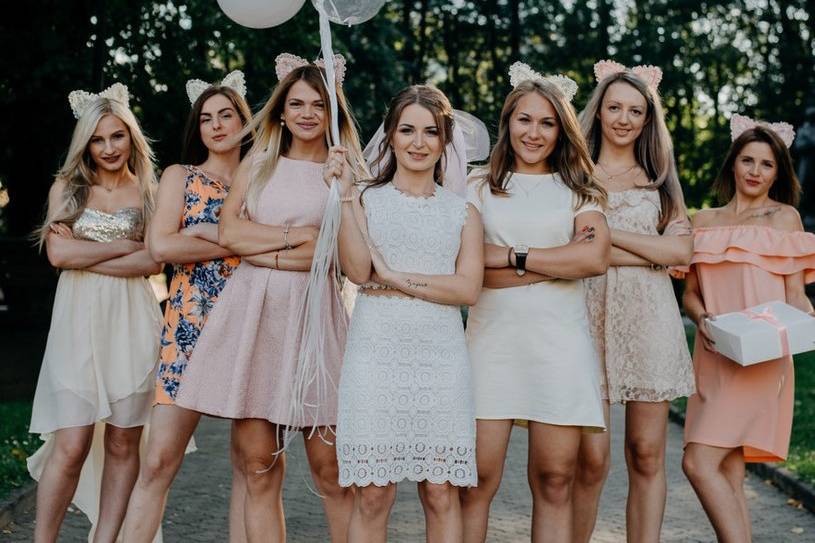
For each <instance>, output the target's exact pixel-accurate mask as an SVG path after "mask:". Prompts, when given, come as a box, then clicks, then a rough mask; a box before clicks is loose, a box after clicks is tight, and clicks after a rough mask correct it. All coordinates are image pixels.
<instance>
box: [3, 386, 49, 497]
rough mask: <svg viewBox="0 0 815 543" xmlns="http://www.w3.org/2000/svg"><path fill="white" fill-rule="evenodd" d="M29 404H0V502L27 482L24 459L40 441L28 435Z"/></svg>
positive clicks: (34, 449)
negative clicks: (0, 422)
mask: <svg viewBox="0 0 815 543" xmlns="http://www.w3.org/2000/svg"><path fill="white" fill-rule="evenodd" d="M30 419H31V402H0V421H3V423H2V424H1V425H0V500H2V499H3V498H5V497H6V496H8V494H9V492H11V491H12V490H13V489H15V488H19V487H20V486H22V485H23V484H24V483H25V482H26V481H28V480H30V477H29V476H28V470H27V469H26V466H25V459H26V457H28V456H30V455H31V454H33V453H34V451H36V450H37V448H38V447H39V446H40V443H42V442H41V441H40V438H39V437H37V436H35V435H32V434H29V433H28V423H29V421H30Z"/></svg>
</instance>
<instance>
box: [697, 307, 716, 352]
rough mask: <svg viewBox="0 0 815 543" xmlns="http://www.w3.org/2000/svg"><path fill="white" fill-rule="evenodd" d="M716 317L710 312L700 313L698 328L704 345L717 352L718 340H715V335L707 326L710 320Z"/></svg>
mask: <svg viewBox="0 0 815 543" xmlns="http://www.w3.org/2000/svg"><path fill="white" fill-rule="evenodd" d="M714 320H716V317H715V316H714V315H711V314H710V313H702V314H701V315H699V320H698V321H697V322H696V330H697V333H699V334H700V335H701V336H702V345H703V346H704V347H705V349H707V350H708V351H711V352H716V347H715V346H716V342H715V341H713V336H712V335H711V334H710V330H708V328H707V323H708V321H714Z"/></svg>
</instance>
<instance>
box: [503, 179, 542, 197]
mask: <svg viewBox="0 0 815 543" xmlns="http://www.w3.org/2000/svg"><path fill="white" fill-rule="evenodd" d="M543 181H544V180H542V179H536V180H535V181H534V182H531V183H519V182H518V181H517V180H516V179H513V178H510V183H512V188H513V189H516V188H517V189H519V190H521V192H523V193H524V195H526V197H527V198H529V197H530V195H531V194H532V193H533V192H535V191H536V190H537V189H538V188H540V186H541V185H542V184H543ZM524 185H528V186H524Z"/></svg>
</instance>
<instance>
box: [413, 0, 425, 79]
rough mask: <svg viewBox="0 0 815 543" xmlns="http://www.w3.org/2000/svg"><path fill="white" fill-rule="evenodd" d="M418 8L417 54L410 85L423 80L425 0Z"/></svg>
mask: <svg viewBox="0 0 815 543" xmlns="http://www.w3.org/2000/svg"><path fill="white" fill-rule="evenodd" d="M419 6H420V7H419V10H420V12H419V35H418V40H419V54H418V58H417V59H416V62H414V64H413V74H412V76H411V83H419V82H422V81H423V80H424V64H425V56H427V9H428V6H427V0H422V1H421V2H420V4H419Z"/></svg>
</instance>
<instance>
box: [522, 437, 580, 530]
mask: <svg viewBox="0 0 815 543" xmlns="http://www.w3.org/2000/svg"><path fill="white" fill-rule="evenodd" d="M581 433H582V432H581V429H580V427H578V426H556V425H554V424H543V423H540V422H532V421H530V422H529V465H528V467H527V473H528V477H529V486H530V488H531V489H532V541H533V542H534V543H554V542H561V543H571V541H572V483H573V482H574V476H575V469H576V466H577V453H578V451H579V449H580V434H581Z"/></svg>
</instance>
